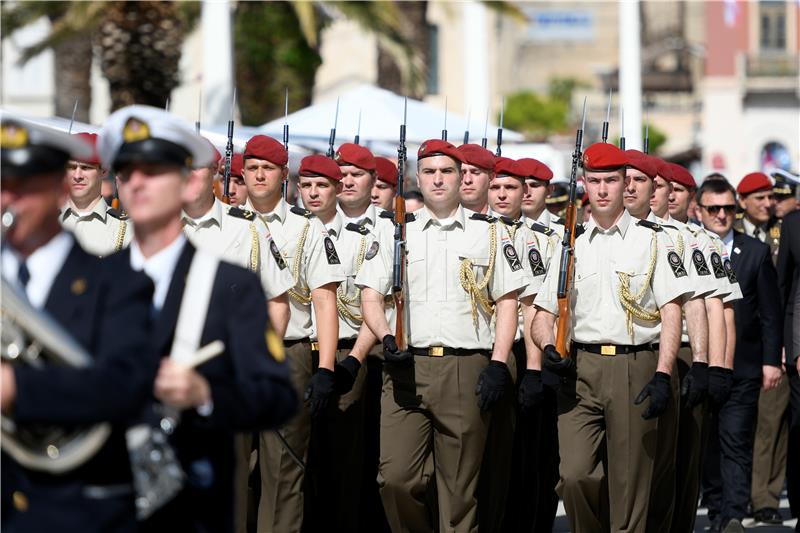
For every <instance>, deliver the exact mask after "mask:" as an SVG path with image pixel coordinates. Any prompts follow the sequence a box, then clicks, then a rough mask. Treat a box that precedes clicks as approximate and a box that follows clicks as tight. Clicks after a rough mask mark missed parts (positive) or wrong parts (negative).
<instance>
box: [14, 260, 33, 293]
mask: <svg viewBox="0 0 800 533" xmlns="http://www.w3.org/2000/svg"><path fill="white" fill-rule="evenodd" d="M30 280H31V271H30V270H28V265H26V264H25V262H24V261H23V262H22V263H20V264H19V270H17V281H19V284H20V285H22V288H23V289H24V288H26V287H27V286H28V282H29V281H30Z"/></svg>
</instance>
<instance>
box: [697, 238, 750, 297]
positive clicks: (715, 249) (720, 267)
mask: <svg viewBox="0 0 800 533" xmlns="http://www.w3.org/2000/svg"><path fill="white" fill-rule="evenodd" d="M689 227H690V228H692V229H695V230H701V231H703V232H704V233H705V234H706V235H707V236H708V237H709V239H710V241H711V245H712V249H711V260H710V261H709V267H710V268H711V274H712V275H713V276H714V277H715V278H716V279H717V280H718V282H719V283H720V284H721V285H722V286H723V287H727V294H726V291H724V290H723V292H722V293H721V294H724V297H723V298H722V301H723V302H724V303H729V302H733V301H735V300H740V299H741V298H742V289H741V287H739V282H738V281H735V280H733V281H732V280H731V279H730V277H729V276H728V275H727V273H726V272H725V267H724V264H725V261H726V260H728V259H730V258H729V256H728V250H727V249H726V248H725V244H724V243H723V242H722V239H720V238H719V235H717V234H716V233H712V232H710V231H708V230H705V229H704V228H703V227H702V226H700V225H698V224H695V223H694V222H690V223H689Z"/></svg>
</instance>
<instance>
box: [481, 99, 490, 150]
mask: <svg viewBox="0 0 800 533" xmlns="http://www.w3.org/2000/svg"><path fill="white" fill-rule="evenodd" d="M488 132H489V108H488V107H487V108H486V122H484V123H483V138H482V139H481V146H482V147H484V148H486V145H487V144H488V141H489V139H488V137H487V136H486V134H487V133H488Z"/></svg>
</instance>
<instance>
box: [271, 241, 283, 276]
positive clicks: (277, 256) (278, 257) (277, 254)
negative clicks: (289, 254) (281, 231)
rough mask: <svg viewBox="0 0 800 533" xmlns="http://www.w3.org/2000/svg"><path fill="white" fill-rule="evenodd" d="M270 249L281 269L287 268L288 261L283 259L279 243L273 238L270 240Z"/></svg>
mask: <svg viewBox="0 0 800 533" xmlns="http://www.w3.org/2000/svg"><path fill="white" fill-rule="evenodd" d="M269 251H270V253H271V254H272V257H274V258H275V262H276V263H278V268H280V269H281V270H283V269H284V268H286V261H285V260H284V259H283V256H282V255H281V251H280V250H278V245H277V244H275V241H273V240H272V239H270V240H269Z"/></svg>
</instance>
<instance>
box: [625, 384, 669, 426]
mask: <svg viewBox="0 0 800 533" xmlns="http://www.w3.org/2000/svg"><path fill="white" fill-rule="evenodd" d="M670 396H672V386H671V385H670V376H669V374H665V373H664V372H656V375H655V376H653V379H651V380H650V383H648V384H647V385H645V386H644V388H643V389H642V392H640V393H639V396H637V397H636V400H635V401H634V402H633V403H634V404H636V405H639V404H640V403H642V402H643V401H645V399H647V398H648V397H649V398H650V405H648V406H647V409H645V410H644V413H642V418H644V419H645V420H650V419H651V418H656V417H659V416H661V415H662V414H664V411H666V410H667V406H668V405H669V399H670Z"/></svg>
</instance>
